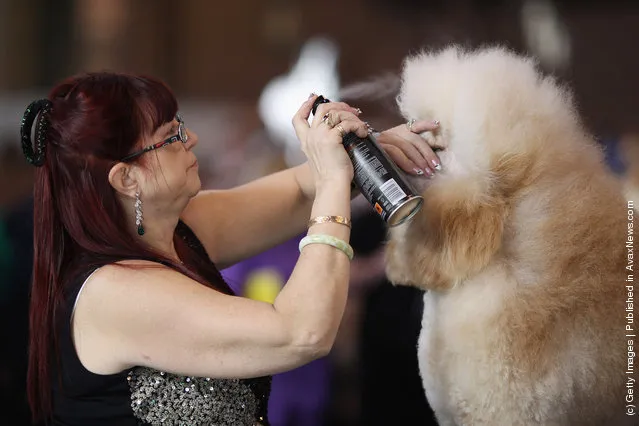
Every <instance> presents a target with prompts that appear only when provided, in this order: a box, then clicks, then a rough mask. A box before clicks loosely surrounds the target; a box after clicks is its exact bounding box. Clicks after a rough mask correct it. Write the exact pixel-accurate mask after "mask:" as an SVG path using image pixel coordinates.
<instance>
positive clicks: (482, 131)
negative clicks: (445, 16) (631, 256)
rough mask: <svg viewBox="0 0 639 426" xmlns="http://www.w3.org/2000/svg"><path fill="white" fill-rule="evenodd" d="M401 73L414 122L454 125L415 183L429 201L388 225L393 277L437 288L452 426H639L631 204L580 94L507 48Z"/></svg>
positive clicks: (439, 373)
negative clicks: (629, 317)
mask: <svg viewBox="0 0 639 426" xmlns="http://www.w3.org/2000/svg"><path fill="white" fill-rule="evenodd" d="M402 78H403V81H402V87H401V94H400V96H399V97H398V103H399V107H400V109H401V111H402V113H403V115H404V116H405V117H406V119H409V118H417V119H438V120H440V121H441V129H440V131H438V132H437V133H434V134H427V135H425V136H426V137H427V139H428V143H429V144H430V145H431V146H433V147H440V148H443V151H441V152H440V153H439V155H440V158H441V160H442V163H443V170H442V171H441V172H438V173H437V174H436V176H435V177H434V178H433V179H431V180H427V179H424V178H420V179H416V180H415V183H416V184H417V185H419V187H420V191H421V192H422V193H423V195H424V198H425V203H424V207H423V209H422V210H421V211H420V213H419V214H418V215H417V216H416V217H415V218H414V220H413V221H411V222H410V223H409V224H408V225H402V226H400V227H398V228H394V229H392V230H391V235H390V240H389V243H388V247H387V259H386V260H387V273H388V276H389V278H390V279H391V281H393V282H394V283H396V284H402V285H412V286H416V287H419V288H422V289H424V290H427V291H426V293H425V296H424V304H425V306H424V315H423V323H422V332H421V336H420V339H419V348H418V357H419V365H420V374H421V376H422V379H423V384H424V388H425V391H426V396H427V398H428V400H429V402H430V404H431V405H432V407H433V409H434V411H435V413H436V415H437V419H438V421H439V423H440V425H441V426H450V425H459V426H461V425H485V426H502V425H503V426H519V425H544V426H559V425H561V426H564V425H576V426H581V425H583V426H586V425H617V424H622V422H624V421H627V422H628V424H636V423H632V422H633V421H636V419H637V418H639V417H634V418H632V417H628V416H625V415H624V412H625V408H624V406H625V402H624V398H625V395H626V392H625V385H626V382H627V380H628V375H627V374H625V371H626V362H627V341H626V340H627V339H626V337H624V335H625V332H624V326H625V318H624V316H625V308H626V303H625V301H626V292H625V284H626V283H625V279H626V272H627V271H626V270H625V266H626V251H625V250H626V248H625V242H626V236H627V206H626V201H625V200H624V196H623V194H622V191H621V188H620V186H619V184H618V182H617V181H616V180H615V179H614V178H613V177H612V176H611V175H610V174H609V173H608V171H607V169H606V167H605V166H604V164H603V156H602V155H601V152H600V151H599V149H598V148H597V147H596V144H595V143H594V141H593V139H592V137H591V136H589V135H588V133H587V132H586V130H585V129H584V126H583V124H582V123H581V121H580V119H579V117H578V114H577V112H576V108H575V106H574V105H573V101H572V99H571V95H570V93H569V92H568V91H566V90H564V89H563V88H561V87H560V86H559V85H558V84H557V83H556V81H555V80H554V79H552V78H550V77H546V76H543V75H542V74H541V73H540V72H539V71H538V70H537V68H536V64H535V63H534V62H532V61H531V60H529V59H526V58H522V57H520V56H517V55H515V54H513V53H511V52H509V51H507V50H504V49H501V48H487V49H480V50H476V51H462V50H460V49H458V48H455V47H451V48H447V49H445V50H443V51H439V52H433V53H423V54H419V55H417V56H414V57H411V58H409V59H407V61H406V63H405V67H404V71H403V76H402ZM638 226H639V225H638ZM633 378H635V379H636V378H639V377H637V376H636V375H635V376H633ZM635 390H636V392H639V386H635ZM635 410H636V409H635Z"/></svg>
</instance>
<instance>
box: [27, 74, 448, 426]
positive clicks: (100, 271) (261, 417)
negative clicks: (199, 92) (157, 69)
mask: <svg viewBox="0 0 639 426" xmlns="http://www.w3.org/2000/svg"><path fill="white" fill-rule="evenodd" d="M314 99H315V97H314V96H311V97H310V98H309V99H308V100H307V101H306V102H305V103H304V104H303V105H302V107H301V108H300V110H299V111H298V113H297V114H296V116H295V117H294V119H293V125H294V127H295V130H296V132H297V135H298V137H299V139H300V141H301V144H302V149H303V150H304V152H305V154H306V156H307V157H308V162H307V163H306V164H304V165H302V166H299V167H295V168H292V169H289V170H286V171H283V172H280V173H276V174H274V175H271V176H268V177H265V178H262V179H260V180H257V181H255V182H252V183H250V184H247V185H244V186H241V187H239V188H235V189H232V190H226V191H200V180H199V177H198V168H197V160H196V158H195V156H194V154H193V151H192V148H193V147H194V146H195V145H196V144H197V143H198V137H197V135H196V134H195V133H193V132H191V131H190V130H187V128H186V127H185V124H184V122H183V121H182V119H181V118H180V117H179V115H178V114H177V110H178V108H177V102H176V100H175V98H174V96H173V94H172V93H171V91H170V90H169V89H168V88H167V87H166V86H165V85H164V84H163V83H161V82H159V81H156V80H154V79H151V78H145V77H137V76H129V75H122V74H112V73H96V74H88V75H84V76H79V77H76V78H71V79H69V80H68V81H66V82H63V83H62V84H60V85H59V86H57V87H55V88H54V89H53V90H52V92H51V94H50V96H49V98H48V99H47V100H41V101H36V102H34V103H32V104H31V105H30V107H29V108H28V109H27V112H26V113H25V118H24V119H23V123H22V143H23V149H24V151H25V154H26V156H27V159H28V160H29V161H30V162H31V163H32V164H34V165H35V166H39V167H38V169H37V175H36V183H35V193H34V196H35V213H34V217H35V229H34V232H35V236H34V241H35V248H34V249H35V251H34V256H35V257H34V276H33V278H34V282H33V289H32V299H31V313H30V316H31V332H30V345H31V348H30V353H29V377H28V381H29V400H30V404H31V407H32V410H33V413H34V417H35V419H36V420H38V419H44V420H48V421H50V422H51V423H52V424H55V425H83V426H86V425H136V424H189V425H195V424H224V425H227V424H228V425H253V424H263V425H265V424H268V421H267V418H266V412H265V407H266V400H267V398H268V391H269V378H268V376H269V375H272V374H274V373H277V372H281V371H285V370H289V369H292V368H295V367H297V366H300V365H302V364H305V363H308V362H310V361H311V360H313V359H315V358H317V357H320V356H323V355H325V354H326V353H328V352H329V350H330V348H331V345H332V344H333V340H334V338H335V334H336V332H337V328H338V325H339V322H340V318H341V315H342V312H343V309H344V304H345V300H346V294H347V284H348V271H349V256H350V254H351V253H352V252H351V249H350V246H349V245H348V243H347V241H348V239H349V232H350V226H349V224H350V222H349V217H350V197H351V189H350V182H351V180H352V178H353V168H352V165H351V163H350V161H349V159H348V156H347V154H346V152H345V150H344V149H343V147H342V146H341V144H340V142H341V136H342V135H343V134H344V133H345V132H356V133H357V134H358V135H360V136H365V135H366V134H367V126H366V124H365V123H363V122H362V121H360V120H359V119H358V118H357V114H358V113H359V110H356V109H354V108H352V107H350V106H348V105H346V104H342V103H329V104H324V105H321V106H320V108H319V109H318V111H317V114H316V116H315V117H314V119H313V121H312V123H311V124H310V125H309V123H308V117H309V115H310V111H311V106H312V102H313V100H314ZM36 116H37V120H36ZM34 121H35V123H36V125H35V136H34V139H35V141H34V143H33V144H32V142H31V127H32V124H33V122H34ZM409 127H410V126H409ZM434 127H435V125H434V124H433V123H415V124H413V125H412V128H411V129H412V131H414V132H420V131H426V130H429V129H433V128H434ZM411 129H407V128H406V126H398V127H397V128H394V129H392V131H388V132H386V134H385V135H383V136H381V141H382V142H384V141H385V146H386V147H387V148H386V149H387V151H388V152H389V153H390V154H391V155H392V156H393V158H394V159H395V161H398V162H399V163H400V164H402V167H404V168H405V169H407V170H413V169H414V168H416V167H421V168H422V169H423V168H425V167H427V166H428V164H429V163H428V162H429V161H432V160H434V159H436V157H435V156H434V155H433V153H432V151H430V150H429V149H428V148H427V146H426V144H425V143H423V142H421V138H419V136H417V135H416V134H414V133H411V131H410V130H411ZM151 151H152V152H151ZM323 216H329V217H330V218H329V219H328V221H326V222H323V221H322V220H316V221H315V222H313V221H310V227H309V230H308V234H309V236H312V237H311V238H317V239H318V240H317V241H313V242H314V243H312V244H309V245H307V246H305V247H303V249H302V250H301V254H300V257H299V261H298V262H297V265H296V267H295V270H294V272H293V274H292V276H291V278H290V280H289V281H288V283H287V285H286V287H285V288H284V289H283V290H282V291H281V293H280V294H279V296H278V297H277V299H276V300H275V302H274V303H273V304H267V303H262V302H258V301H254V300H249V299H246V298H241V297H236V296H234V295H233V294H232V291H231V290H230V288H229V287H228V286H227V284H226V283H225V282H224V280H223V279H222V277H221V276H220V274H219V271H218V268H219V269H221V268H223V267H225V266H228V265H231V264H233V263H235V262H237V261H239V260H241V259H245V258H247V257H249V256H252V255H254V254H256V253H259V252H261V251H263V250H265V249H267V248H269V247H272V246H274V245H276V244H278V243H280V242H283V241H285V240H287V239H289V238H291V237H293V236H295V235H297V234H299V233H300V232H302V231H303V230H304V229H305V228H306V226H307V224H309V218H319V217H323Z"/></svg>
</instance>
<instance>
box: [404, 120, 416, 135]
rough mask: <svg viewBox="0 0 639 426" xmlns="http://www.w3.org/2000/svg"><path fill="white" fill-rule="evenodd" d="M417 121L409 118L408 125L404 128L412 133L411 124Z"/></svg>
mask: <svg viewBox="0 0 639 426" xmlns="http://www.w3.org/2000/svg"><path fill="white" fill-rule="evenodd" d="M416 121H417V120H415V119H414V118H411V119H410V120H408V123H406V127H408V131H409V132H412V131H413V124H415V122H416Z"/></svg>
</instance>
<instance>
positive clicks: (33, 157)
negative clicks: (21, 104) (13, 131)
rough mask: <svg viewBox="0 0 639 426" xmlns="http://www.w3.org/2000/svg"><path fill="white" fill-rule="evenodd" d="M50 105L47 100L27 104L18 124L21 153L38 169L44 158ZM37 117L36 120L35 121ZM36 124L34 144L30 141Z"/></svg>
mask: <svg viewBox="0 0 639 426" xmlns="http://www.w3.org/2000/svg"><path fill="white" fill-rule="evenodd" d="M51 106H52V103H51V101H50V100H48V99H39V100H37V101H33V102H31V103H30V104H29V106H28V107H27V109H26V111H25V112H24V115H23V116H22V122H21V124H20V141H21V143H22V152H23V153H24V156H25V157H26V158H27V161H28V162H29V163H30V164H33V165H34V166H36V167H40V166H42V165H43V164H44V158H45V137H46V133H47V129H48V126H49V120H48V117H47V116H48V114H49V112H50V111H51ZM38 114H39V116H38ZM36 117H37V120H36ZM34 121H37V122H36V130H35V144H34V143H32V141H31V129H32V127H33V122H34Z"/></svg>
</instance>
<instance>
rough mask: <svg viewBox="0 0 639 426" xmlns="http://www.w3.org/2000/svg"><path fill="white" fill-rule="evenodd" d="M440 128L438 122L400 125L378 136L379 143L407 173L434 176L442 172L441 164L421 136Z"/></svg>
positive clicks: (417, 122)
mask: <svg viewBox="0 0 639 426" xmlns="http://www.w3.org/2000/svg"><path fill="white" fill-rule="evenodd" d="M438 128H439V123H438V122H436V121H414V122H413V123H412V124H411V125H410V129H409V126H408V125H407V124H400V125H399V126H395V127H393V128H391V129H388V130H385V131H383V132H382V133H380V134H379V135H378V136H377V143H378V145H379V146H380V148H382V149H383V150H384V151H385V152H386V153H387V154H388V156H389V157H391V159H392V160H393V161H394V162H395V163H396V164H397V165H398V166H399V167H400V168H401V169H402V170H404V171H405V172H406V173H409V174H412V175H417V176H420V175H424V174H425V175H426V176H429V177H430V176H433V175H434V174H435V171H438V170H441V163H440V161H439V158H437V155H436V154H435V153H434V152H433V150H432V149H431V148H430V146H429V145H428V144H427V143H426V141H425V140H424V138H422V137H421V136H420V135H419V134H420V133H423V132H428V131H433V130H436V129H438Z"/></svg>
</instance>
